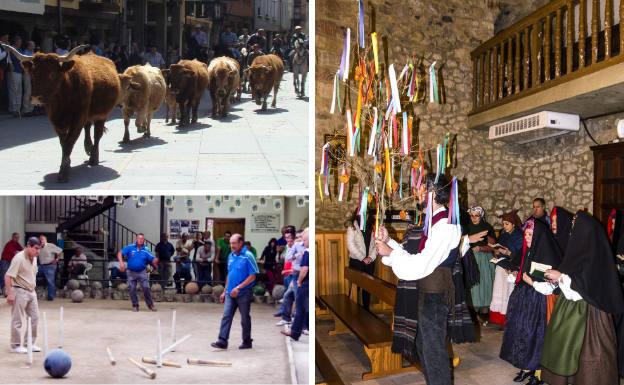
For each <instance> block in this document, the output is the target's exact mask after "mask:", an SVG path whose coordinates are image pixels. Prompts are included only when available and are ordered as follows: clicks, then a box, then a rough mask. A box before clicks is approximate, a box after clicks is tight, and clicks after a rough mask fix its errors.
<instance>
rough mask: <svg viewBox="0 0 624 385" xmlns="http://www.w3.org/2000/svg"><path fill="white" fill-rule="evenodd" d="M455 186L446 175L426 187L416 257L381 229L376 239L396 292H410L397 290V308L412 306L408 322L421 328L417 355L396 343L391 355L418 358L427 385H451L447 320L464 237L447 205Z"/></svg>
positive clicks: (409, 358)
mask: <svg viewBox="0 0 624 385" xmlns="http://www.w3.org/2000/svg"><path fill="white" fill-rule="evenodd" d="M450 187H451V183H450V182H449V180H448V178H446V177H445V176H444V175H440V176H439V179H438V181H437V182H435V181H433V180H432V179H430V180H429V181H428V183H427V192H428V199H427V202H426V204H428V205H431V207H430V208H429V210H428V216H430V217H431V218H426V219H425V221H428V231H426V232H425V233H424V234H423V236H422V238H421V241H420V245H419V247H418V250H419V252H418V253H417V254H410V253H409V252H407V251H406V250H404V249H403V247H402V246H401V245H400V244H399V243H397V242H396V241H394V240H392V239H390V237H389V236H388V231H387V230H386V229H385V228H380V231H379V235H378V237H377V240H376V245H377V253H378V254H379V255H381V256H383V258H382V259H381V262H382V263H383V264H384V265H386V266H389V267H391V268H392V271H393V273H394V274H395V275H396V276H397V277H398V278H399V284H398V285H397V287H405V284H408V285H409V289H408V290H403V291H399V289H397V305H398V304H399V303H405V302H409V303H410V304H412V305H411V307H413V309H414V311H413V312H411V313H410V314H409V315H410V317H409V318H410V319H411V323H413V324H416V325H417V326H416V328H412V329H411V330H414V329H416V330H415V336H412V338H413V342H414V343H413V344H412V346H410V347H409V349H411V350H412V351H407V352H406V347H405V346H401V347H399V346H395V344H394V343H393V346H392V350H393V352H395V353H401V354H403V356H404V357H405V358H406V359H408V360H410V361H412V362H413V361H415V358H417V359H418V361H419V362H420V365H421V367H422V369H423V373H424V375H425V381H426V383H427V385H451V384H452V379H451V363H450V360H449V356H448V352H447V348H446V344H447V327H448V325H447V324H448V322H447V320H448V315H449V311H450V310H451V309H452V308H453V306H454V295H455V294H454V292H455V291H454V290H455V288H454V284H453V280H452V267H453V265H454V264H455V261H456V258H457V256H458V254H457V251H456V249H457V247H458V246H459V244H460V240H461V238H462V236H461V226H460V225H459V224H452V223H448V216H449V215H448V210H447V209H446V206H447V205H448V204H449V201H450V190H451V188H450ZM423 198H424V196H420V197H419V201H420V203H421V204H422V203H425V202H424V199H423ZM486 234H487V232H481V233H478V234H475V235H473V236H471V237H468V236H466V237H465V238H467V239H464V243H465V242H468V240H470V241H472V240H473V239H475V238H477V239H481V238H483V237H484V236H485V235H486ZM414 305H415V306H414ZM395 318H396V317H395ZM412 333H413V331H412ZM414 348H415V351H413V350H414Z"/></svg>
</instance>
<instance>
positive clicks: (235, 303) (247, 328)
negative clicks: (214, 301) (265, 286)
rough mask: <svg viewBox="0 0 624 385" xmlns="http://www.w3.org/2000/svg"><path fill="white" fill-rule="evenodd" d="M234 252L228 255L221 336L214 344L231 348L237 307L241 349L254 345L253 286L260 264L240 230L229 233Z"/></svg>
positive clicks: (231, 247) (216, 346) (218, 346)
mask: <svg viewBox="0 0 624 385" xmlns="http://www.w3.org/2000/svg"><path fill="white" fill-rule="evenodd" d="M228 238H229V242H230V250H231V252H230V254H229V256H228V260H227V263H228V275H227V278H226V280H225V290H224V292H223V293H222V294H221V297H220V300H221V303H224V304H225V306H224V307H223V318H222V319H221V327H220V330H219V338H218V340H217V341H216V342H213V343H211V344H210V346H212V347H213V348H217V349H227V347H228V340H229V339H230V328H231V327H232V321H233V319H234V314H235V313H236V309H238V311H239V312H240V316H241V328H242V337H243V338H242V339H243V341H242V344H241V345H240V346H239V347H238V348H239V349H251V348H252V341H253V339H252V338H251V303H252V302H253V293H252V292H251V288H252V287H253V285H254V283H255V282H256V274H258V265H257V264H256V259H255V258H254V257H253V255H252V254H251V252H249V251H248V250H246V249H245V247H244V239H243V236H242V235H240V234H233V235H231V236H229V237H228Z"/></svg>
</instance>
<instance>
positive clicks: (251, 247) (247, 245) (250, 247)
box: [245, 241, 258, 260]
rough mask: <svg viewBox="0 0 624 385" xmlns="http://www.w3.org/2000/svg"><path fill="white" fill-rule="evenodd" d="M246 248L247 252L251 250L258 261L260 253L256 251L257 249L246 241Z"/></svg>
mask: <svg viewBox="0 0 624 385" xmlns="http://www.w3.org/2000/svg"><path fill="white" fill-rule="evenodd" d="M245 247H247V250H249V251H250V252H251V254H253V256H254V258H255V259H256V260H257V259H258V251H257V250H256V248H255V247H253V246H252V245H251V242H249V241H245Z"/></svg>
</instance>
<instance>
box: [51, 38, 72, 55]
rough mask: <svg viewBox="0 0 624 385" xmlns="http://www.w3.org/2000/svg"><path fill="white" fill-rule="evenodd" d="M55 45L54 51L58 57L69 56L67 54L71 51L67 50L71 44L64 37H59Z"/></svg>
mask: <svg viewBox="0 0 624 385" xmlns="http://www.w3.org/2000/svg"><path fill="white" fill-rule="evenodd" d="M54 45H55V47H56V48H55V49H54V52H55V53H56V54H57V55H67V53H68V52H69V51H68V50H67V48H68V47H69V42H68V41H67V40H66V39H65V38H64V37H62V36H59V37H58V38H57V39H56V43H55V44H54Z"/></svg>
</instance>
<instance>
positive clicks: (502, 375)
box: [316, 320, 624, 385]
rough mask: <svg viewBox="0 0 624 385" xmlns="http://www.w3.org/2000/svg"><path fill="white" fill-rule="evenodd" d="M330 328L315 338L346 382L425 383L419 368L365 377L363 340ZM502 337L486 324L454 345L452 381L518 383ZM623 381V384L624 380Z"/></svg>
mask: <svg viewBox="0 0 624 385" xmlns="http://www.w3.org/2000/svg"><path fill="white" fill-rule="evenodd" d="M331 329H333V321H325V320H321V321H316V338H317V339H318V340H319V342H320V343H321V345H322V346H323V349H324V351H325V353H326V354H327V356H328V358H329V359H330V360H331V361H332V362H333V364H334V367H336V368H337V370H338V373H339V374H340V376H341V377H342V379H343V380H344V381H345V382H347V383H351V384H357V385H399V384H401V385H406V384H412V385H425V378H424V376H423V374H422V373H421V372H416V371H415V372H409V373H406V374H398V375H393V376H387V377H382V378H376V379H372V380H368V381H362V377H361V376H362V373H364V372H367V371H369V370H370V363H369V361H368V358H367V357H366V354H365V353H364V348H363V346H362V344H361V343H360V342H359V341H358V340H357V338H356V337H355V336H353V335H352V334H340V335H336V336H330V335H329V334H328V332H329V330H331ZM502 338H503V332H502V331H500V330H499V329H498V327H496V326H487V327H482V328H481V340H480V342H477V343H471V344H461V345H453V350H454V353H455V355H456V356H459V357H460V359H461V363H460V365H459V366H458V367H457V368H455V370H454V382H453V384H454V385H483V384H492V385H517V384H518V383H516V382H513V377H514V376H515V375H516V373H517V369H516V368H514V367H513V366H512V365H510V364H509V363H507V362H506V361H503V360H502V359H500V358H499V357H498V354H499V351H500V346H501V341H502ZM317 377H318V369H317ZM620 385H624V381H621V382H620Z"/></svg>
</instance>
